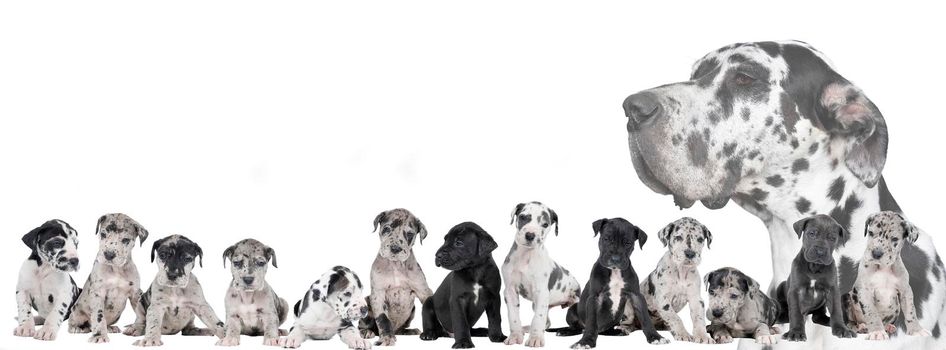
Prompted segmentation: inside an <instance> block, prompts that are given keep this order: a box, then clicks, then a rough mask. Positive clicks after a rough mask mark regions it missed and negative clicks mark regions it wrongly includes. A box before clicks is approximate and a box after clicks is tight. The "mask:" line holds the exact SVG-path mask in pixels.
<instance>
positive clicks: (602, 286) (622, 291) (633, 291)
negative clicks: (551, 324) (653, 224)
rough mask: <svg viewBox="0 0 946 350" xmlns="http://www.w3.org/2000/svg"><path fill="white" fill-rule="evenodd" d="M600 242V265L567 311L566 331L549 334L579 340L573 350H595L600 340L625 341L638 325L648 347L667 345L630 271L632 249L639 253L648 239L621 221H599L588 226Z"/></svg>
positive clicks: (597, 264)
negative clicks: (606, 337) (618, 337)
mask: <svg viewBox="0 0 946 350" xmlns="http://www.w3.org/2000/svg"><path fill="white" fill-rule="evenodd" d="M591 227H592V229H593V230H594V232H595V236H598V235H600V236H601V237H600V238H599V239H598V252H599V255H598V259H597V260H596V261H595V264H594V266H593V267H592V268H591V276H590V277H589V278H588V283H586V284H585V288H584V290H583V291H582V293H581V298H580V299H579V301H578V304H575V305H572V307H570V308H568V313H567V314H566V317H565V321H566V322H568V327H567V328H561V329H550V330H549V331H555V332H558V336H570V335H576V334H582V336H581V339H579V340H578V342H577V343H575V344H573V345H572V346H571V348H572V349H590V348H594V347H595V346H597V341H598V335H599V334H601V335H628V334H630V331H631V330H632V329H634V328H637V327H636V326H635V325H634V324H635V323H639V324H640V327H639V328H641V329H642V330H643V332H644V336H645V337H646V338H647V342H648V343H650V344H654V345H659V344H667V343H668V340H667V339H666V338H664V337H663V336H661V335H660V334H659V333H657V330H656V329H655V328H654V325H653V323H652V322H651V319H650V313H649V312H648V310H647V303H646V301H645V299H644V295H643V294H641V291H640V280H639V279H638V278H637V272H635V271H634V267H633V266H632V265H631V253H633V252H634V243H635V242H637V244H638V245H639V246H640V247H641V248H642V249H643V248H644V243H646V242H647V233H645V232H644V231H643V230H641V229H640V228H639V227H637V226H634V224H631V223H630V222H628V221H627V220H625V219H623V218H613V219H599V220H597V221H595V222H594V223H592V224H591Z"/></svg>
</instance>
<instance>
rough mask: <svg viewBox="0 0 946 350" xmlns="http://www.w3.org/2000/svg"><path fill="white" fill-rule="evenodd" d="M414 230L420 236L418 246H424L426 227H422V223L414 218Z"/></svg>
mask: <svg viewBox="0 0 946 350" xmlns="http://www.w3.org/2000/svg"><path fill="white" fill-rule="evenodd" d="M414 230H415V231H417V235H418V236H420V244H424V238H427V226H424V223H423V222H420V219H418V218H416V217H415V218H414Z"/></svg>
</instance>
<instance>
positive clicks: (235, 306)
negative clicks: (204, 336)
mask: <svg viewBox="0 0 946 350" xmlns="http://www.w3.org/2000/svg"><path fill="white" fill-rule="evenodd" d="M228 260H229V261H230V274H231V275H233V280H232V281H230V288H228V289H227V297H226V298H225V299H224V305H225V306H226V312H227V313H226V317H227V322H226V325H227V326H226V327H227V331H226V336H224V337H223V339H220V340H219V341H217V345H221V346H236V345H240V334H243V335H248V336H252V337H257V336H261V335H262V336H263V345H270V346H277V345H279V336H280V330H279V325H281V324H282V323H283V322H285V321H286V316H287V315H288V313H289V303H287V302H286V300H285V299H283V298H280V297H279V296H278V295H276V292H275V291H274V290H273V289H272V288H271V287H270V286H269V283H266V269H267V267H268V266H269V264H270V263H272V264H273V267H278V266H276V251H275V250H273V248H270V247H269V246H267V245H265V244H263V243H260V241H257V240H255V239H249V238H248V239H244V240H241V241H239V242H236V243H235V244H234V245H232V246H230V247H228V248H227V249H226V250H224V251H223V266H224V267H226V266H227V261H228Z"/></svg>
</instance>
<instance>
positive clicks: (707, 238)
mask: <svg viewBox="0 0 946 350" xmlns="http://www.w3.org/2000/svg"><path fill="white" fill-rule="evenodd" d="M657 237H658V238H659V239H660V242H661V243H663V245H664V246H665V247H667V248H668V249H669V251H670V257H671V259H673V262H674V263H676V264H677V265H684V266H696V265H699V264H700V260H701V256H702V255H703V246H704V245H705V246H706V247H707V248H709V246H710V243H711V242H713V234H712V233H710V231H709V229H707V228H706V226H704V225H703V224H702V223H700V222H699V221H696V219H694V218H688V217H684V218H680V219H677V220H676V221H674V222H671V223H670V224H668V225H667V226H665V227H664V228H663V229H661V230H660V232H657Z"/></svg>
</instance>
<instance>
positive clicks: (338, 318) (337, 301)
mask: <svg viewBox="0 0 946 350" xmlns="http://www.w3.org/2000/svg"><path fill="white" fill-rule="evenodd" d="M362 287H363V286H362V284H361V279H359V278H358V275H356V274H355V273H354V272H352V271H351V270H349V269H348V268H347V267H344V266H335V267H333V268H332V269H331V270H329V271H327V272H325V273H324V274H322V276H321V277H319V279H318V280H316V281H315V283H312V286H310V287H309V290H308V291H306V293H305V296H304V297H303V298H302V300H299V301H298V302H296V305H295V306H294V307H293V313H294V314H295V315H296V321H295V324H294V325H293V327H292V329H291V330H290V331H289V336H287V337H285V338H282V339H281V340H280V341H279V343H280V345H282V346H283V347H286V348H298V347H299V346H301V345H302V343H303V342H304V341H306V339H315V340H328V339H332V337H334V336H335V334H338V336H339V338H341V340H342V342H343V343H345V345H348V347H349V348H351V349H358V350H364V349H370V348H371V342H370V341H368V340H367V339H363V338H362V337H361V335H360V334H359V332H358V329H357V328H355V322H358V320H360V319H362V318H364V317H365V316H367V315H368V306H367V305H366V304H365V298H364V296H362V294H361V291H362Z"/></svg>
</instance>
